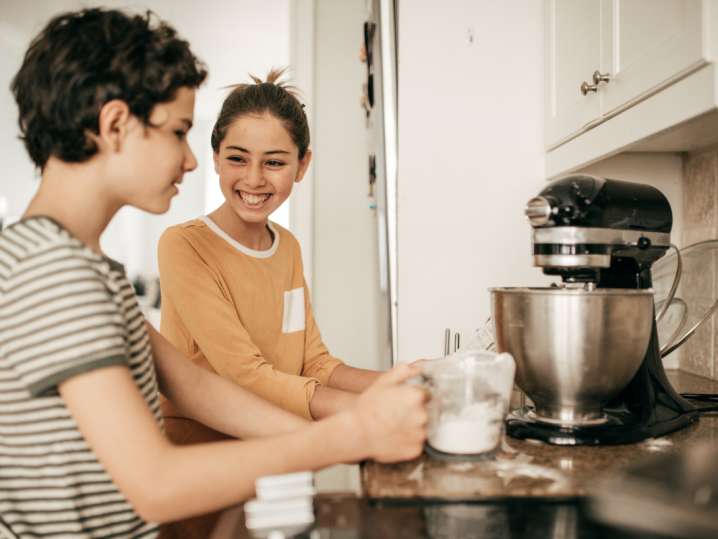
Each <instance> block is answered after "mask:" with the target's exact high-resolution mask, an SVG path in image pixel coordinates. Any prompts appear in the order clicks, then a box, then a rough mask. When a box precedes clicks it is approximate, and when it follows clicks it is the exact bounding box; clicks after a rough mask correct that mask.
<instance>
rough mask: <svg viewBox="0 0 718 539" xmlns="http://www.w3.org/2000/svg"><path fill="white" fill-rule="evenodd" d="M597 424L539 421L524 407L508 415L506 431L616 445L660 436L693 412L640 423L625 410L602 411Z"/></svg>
mask: <svg viewBox="0 0 718 539" xmlns="http://www.w3.org/2000/svg"><path fill="white" fill-rule="evenodd" d="M605 412H606V421H605V422H604V423H602V424H600V425H583V426H575V425H573V426H572V425H557V424H553V423H546V422H543V421H538V420H536V419H535V418H534V416H533V414H534V412H533V408H531V407H525V408H521V409H519V410H516V411H514V412H512V413H511V414H509V416H508V418H507V419H506V433H507V434H508V435H509V436H511V437H512V438H519V439H530V440H538V441H541V442H546V443H549V444H553V445H618V444H630V443H634V442H640V441H641V440H645V439H646V438H654V437H656V436H663V435H665V434H668V433H670V432H673V431H675V430H678V429H681V428H683V427H686V426H687V425H689V424H690V423H692V422H694V421H696V420H697V419H698V416H697V415H696V414H695V413H690V412H688V413H682V414H678V415H674V416H673V417H670V418H667V419H665V420H663V421H654V422H644V423H642V422H640V421H637V420H636V417H635V416H634V415H632V414H630V413H627V412H625V411H618V410H616V411H613V410H605Z"/></svg>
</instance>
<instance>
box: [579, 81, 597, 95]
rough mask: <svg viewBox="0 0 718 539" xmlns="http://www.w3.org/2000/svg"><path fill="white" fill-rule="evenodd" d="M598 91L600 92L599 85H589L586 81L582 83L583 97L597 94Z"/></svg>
mask: <svg viewBox="0 0 718 539" xmlns="http://www.w3.org/2000/svg"><path fill="white" fill-rule="evenodd" d="M597 91H598V84H589V83H587V82H586V81H583V82H582V83H581V93H582V94H583V95H586V94H588V93H589V92H597Z"/></svg>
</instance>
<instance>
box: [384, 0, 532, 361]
mask: <svg viewBox="0 0 718 539" xmlns="http://www.w3.org/2000/svg"><path fill="white" fill-rule="evenodd" d="M439 10H440V12H439ZM398 21H399V25H398V49H399V185H398V198H399V201H398V242H399V252H398V264H399V271H398V279H399V285H398V295H399V306H398V309H399V358H400V359H402V360H412V359H414V358H416V357H431V356H436V355H439V354H440V353H441V352H442V348H443V347H442V343H443V333H444V328H452V329H454V330H455V331H460V332H462V333H463V335H464V339H466V338H467V337H468V336H469V334H470V333H471V332H472V331H473V330H474V329H476V328H477V327H478V326H480V325H481V324H482V323H483V322H484V320H485V319H486V317H487V316H488V315H489V310H490V303H489V301H490V297H489V293H488V291H487V288H488V287H490V286H509V285H529V284H537V283H542V282H545V278H543V276H542V274H541V271H540V270H539V269H537V268H534V267H532V265H531V255H530V253H531V251H530V233H531V228H530V226H529V224H528V223H527V221H526V218H525V217H524V214H523V210H524V207H525V203H526V201H527V200H528V199H529V198H531V197H532V196H534V195H535V194H537V193H538V191H540V190H541V188H542V187H543V185H544V173H543V170H544V157H543V6H542V3H541V2H536V1H534V0H522V1H518V0H515V1H512V2H476V1H474V0H456V1H454V2H444V3H441V4H437V3H436V2H432V1H430V0H411V1H406V2H400V3H399V19H398ZM470 36H472V37H470ZM459 261H460V262H459Z"/></svg>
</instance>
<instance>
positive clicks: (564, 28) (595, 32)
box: [545, 0, 601, 148]
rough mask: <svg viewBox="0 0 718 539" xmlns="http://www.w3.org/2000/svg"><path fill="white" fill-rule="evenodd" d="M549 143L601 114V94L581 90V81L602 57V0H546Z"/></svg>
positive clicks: (562, 137) (546, 82) (547, 122)
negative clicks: (600, 0) (599, 0)
mask: <svg viewBox="0 0 718 539" xmlns="http://www.w3.org/2000/svg"><path fill="white" fill-rule="evenodd" d="M545 6H546V17H545V21H546V33H545V36H546V37H545V39H546V43H545V46H546V80H545V84H546V86H545V98H546V107H545V111H546V146H547V147H549V148H550V147H551V146H554V145H555V144H556V143H557V142H559V141H560V140H562V139H564V138H566V137H568V136H569V135H571V134H573V133H576V132H579V131H580V130H581V128H582V127H583V126H585V125H586V124H587V123H589V122H591V121H592V120H594V119H596V118H598V117H599V116H600V111H601V107H600V95H599V94H598V93H596V92H590V93H588V94H586V95H583V94H582V93H581V83H582V82H584V81H586V82H591V75H592V73H593V71H594V70H596V69H598V68H599V66H600V60H601V45H600V44H601V37H600V31H601V3H600V2H598V1H596V0H547V1H546V4H545Z"/></svg>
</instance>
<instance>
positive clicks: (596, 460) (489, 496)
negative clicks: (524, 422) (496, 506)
mask: <svg viewBox="0 0 718 539" xmlns="http://www.w3.org/2000/svg"><path fill="white" fill-rule="evenodd" d="M668 377H669V379H670V380H671V383H672V384H673V386H674V387H676V388H678V389H679V390H680V391H682V392H692V393H718V382H714V381H712V380H709V379H706V378H701V377H698V376H694V375H691V374H687V373H684V372H680V371H669V372H668ZM701 441H709V443H710V442H712V443H715V444H716V445H718V414H715V413H714V414H704V415H702V416H701V418H700V420H699V421H698V422H696V423H695V424H693V425H691V426H689V427H687V428H685V429H683V430H680V431H677V432H674V433H672V434H669V435H667V436H664V437H661V438H653V439H649V440H645V441H643V442H640V443H636V444H626V445H614V446H578V447H566V446H555V445H549V444H544V443H541V442H535V441H527V440H517V439H514V438H510V437H504V439H503V440H502V443H501V448H500V450H499V451H497V453H496V454H495V455H494V456H493V457H491V458H485V459H483V460H468V459H467V460H463V461H462V460H458V459H457V460H452V461H445V460H438V459H435V458H432V457H431V456H429V455H427V454H426V453H424V454H423V455H421V457H419V458H417V459H415V460H413V461H409V462H404V463H400V464H378V463H376V462H367V463H365V464H363V466H362V470H361V480H362V489H363V493H364V495H365V496H367V497H369V498H386V499H401V498H425V499H436V500H445V501H480V500H500V499H506V498H516V497H535V498H540V499H554V500H562V499H568V498H575V497H578V496H583V495H585V494H586V489H587V486H589V485H590V484H591V481H592V480H593V479H594V478H596V477H597V476H598V475H600V474H602V473H605V472H607V471H610V470H613V469H616V468H618V467H621V466H624V465H627V464H629V463H631V462H634V461H635V460H637V459H639V458H641V457H644V456H646V455H651V454H655V453H657V452H670V451H678V450H679V449H680V448H681V447H684V446H686V445H689V444H693V443H698V442H701Z"/></svg>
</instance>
